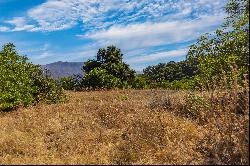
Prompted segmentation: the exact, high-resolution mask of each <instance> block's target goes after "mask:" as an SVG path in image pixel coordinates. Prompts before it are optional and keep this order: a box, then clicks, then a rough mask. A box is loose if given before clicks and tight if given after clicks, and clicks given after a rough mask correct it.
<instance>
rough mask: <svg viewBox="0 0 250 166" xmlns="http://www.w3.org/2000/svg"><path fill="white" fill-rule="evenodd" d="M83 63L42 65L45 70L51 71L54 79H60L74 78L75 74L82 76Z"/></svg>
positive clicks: (60, 62)
mask: <svg viewBox="0 0 250 166" xmlns="http://www.w3.org/2000/svg"><path fill="white" fill-rule="evenodd" d="M82 66H83V62H62V61H59V62H54V63H50V64H47V65H42V67H43V68H45V69H47V70H49V71H50V74H51V76H52V77H53V78H55V79H59V78H62V77H67V76H72V75H74V74H80V75H82V74H83V72H82V70H81V68H82Z"/></svg>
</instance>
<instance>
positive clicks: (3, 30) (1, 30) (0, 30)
mask: <svg viewBox="0 0 250 166" xmlns="http://www.w3.org/2000/svg"><path fill="white" fill-rule="evenodd" d="M9 30H10V29H9V28H8V27H3V26H0V32H8V31H9Z"/></svg>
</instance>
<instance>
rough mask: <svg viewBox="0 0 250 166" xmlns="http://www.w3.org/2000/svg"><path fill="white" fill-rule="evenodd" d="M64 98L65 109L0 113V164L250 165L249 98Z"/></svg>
mask: <svg viewBox="0 0 250 166" xmlns="http://www.w3.org/2000/svg"><path fill="white" fill-rule="evenodd" d="M239 94H240V95H239ZM66 95H67V97H68V101H67V102H65V103H62V104H52V105H46V104H41V103H40V104H38V105H37V106H32V107H28V108H19V109H18V110H17V111H12V112H1V113H0V126H1V130H0V163H1V164H232V163H234V164H247V163H248V159H249V152H248V141H249V139H248V135H249V126H248V121H249V113H248V112H249V111H248V109H249V105H248V96H249V95H248V91H247V92H242V93H237V94H235V96H234V95H233V93H231V94H229V93H221V92H218V93H216V92H214V94H213V95H212V97H211V93H196V94H195V93H191V92H185V91H168V90H109V91H89V92H73V91H72V92H70V91H68V92H67V93H66ZM242 95H245V96H244V98H243V99H244V100H242V98H241V99H240V100H238V97H239V98H240V97H242ZM239 102H241V103H239ZM238 106H240V109H238ZM237 110H241V112H239V111H238V112H237Z"/></svg>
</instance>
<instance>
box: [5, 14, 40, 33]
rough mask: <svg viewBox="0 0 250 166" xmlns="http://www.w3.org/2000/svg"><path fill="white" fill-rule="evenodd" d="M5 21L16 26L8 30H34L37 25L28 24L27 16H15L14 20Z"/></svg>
mask: <svg viewBox="0 0 250 166" xmlns="http://www.w3.org/2000/svg"><path fill="white" fill-rule="evenodd" d="M5 23H8V24H11V25H13V26H14V28H13V29H8V31H23V30H27V31H29V30H32V29H33V28H34V27H35V26H34V25H28V24H27V20H26V18H25V17H15V18H13V19H12V20H7V21H5Z"/></svg>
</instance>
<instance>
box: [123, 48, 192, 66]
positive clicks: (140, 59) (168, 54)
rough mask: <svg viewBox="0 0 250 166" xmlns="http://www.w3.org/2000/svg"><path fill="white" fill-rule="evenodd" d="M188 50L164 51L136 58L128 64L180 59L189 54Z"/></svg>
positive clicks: (129, 60) (131, 59)
mask: <svg viewBox="0 0 250 166" xmlns="http://www.w3.org/2000/svg"><path fill="white" fill-rule="evenodd" d="M187 51H188V48H183V49H179V50H172V51H164V52H159V53H153V54H149V55H145V56H138V57H134V58H130V59H127V60H126V62H128V63H130V64H134V63H140V62H144V63H145V62H149V61H155V60H159V59H162V58H169V57H179V56H184V55H186V54H187Z"/></svg>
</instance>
